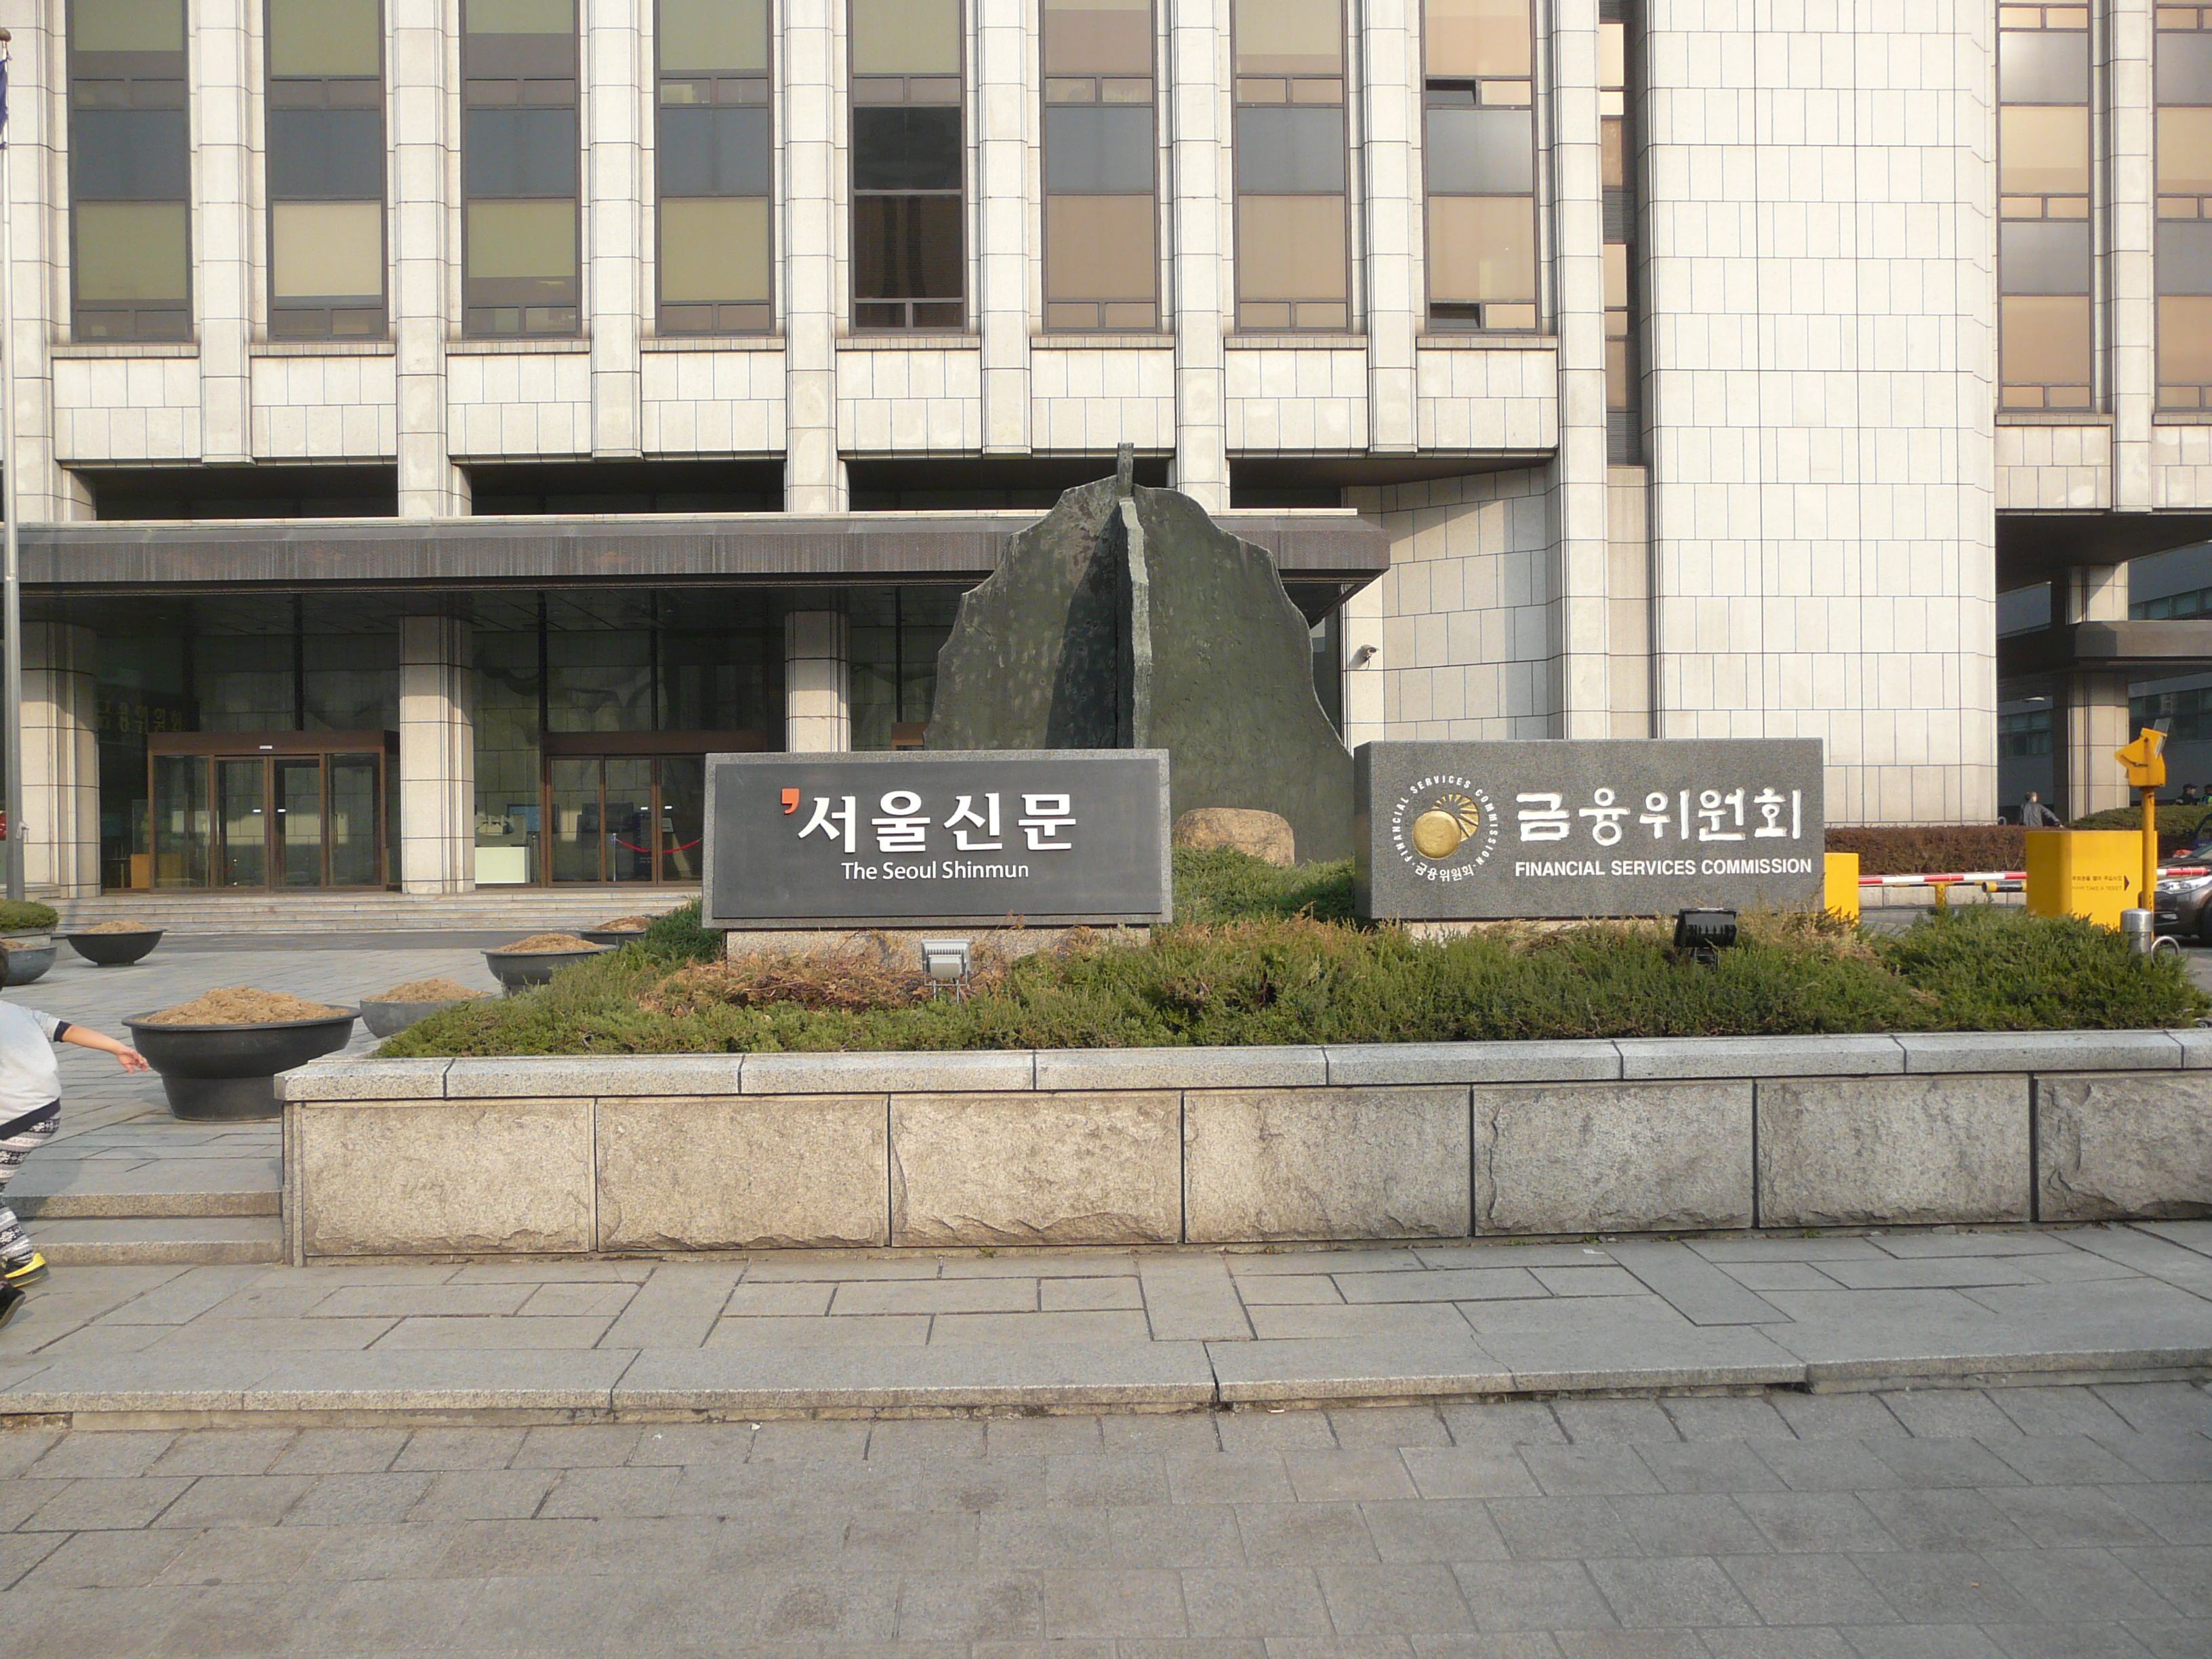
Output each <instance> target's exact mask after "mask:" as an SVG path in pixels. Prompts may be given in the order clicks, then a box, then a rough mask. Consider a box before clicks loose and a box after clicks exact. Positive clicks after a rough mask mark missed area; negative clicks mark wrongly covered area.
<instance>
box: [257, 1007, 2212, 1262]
mask: <svg viewBox="0 0 2212 1659" xmlns="http://www.w3.org/2000/svg"><path fill="white" fill-rule="evenodd" d="M283 1086H284V1094H285V1098H286V1101H287V1105H286V1108H285V1110H286V1115H287V1126H286V1134H285V1143H284V1144H285V1167H286V1178H287V1182H288V1184H289V1191H290V1192H291V1193H292V1194H293V1200H292V1201H289V1202H288V1204H287V1206H286V1214H287V1218H288V1221H287V1225H288V1226H289V1228H290V1230H291V1238H292V1249H293V1252H294V1257H295V1260H299V1261H307V1260H313V1259H318V1258H325V1257H341V1256H351V1255H377V1256H402V1257H404V1256H441V1255H503V1254H524V1255H537V1254H547V1253H550V1254H570V1255H583V1254H592V1253H595V1252H630V1251H641V1250H643V1251H690V1250H720V1249H765V1248H780V1247H816V1248H854V1247H862V1246H866V1247H884V1246H891V1247H902V1246H911V1247H915V1248H924V1249H935V1248H942V1247H945V1246H962V1245H991V1246H1002V1245H1021V1244H1048V1245H1055V1246H1060V1245H1114V1246H1121V1247H1127V1246H1130V1245H1134V1244H1173V1243H1194V1244H1195V1243H1207V1244H1267V1243H1289V1242H1293V1241H1352V1240H1374V1239H1407V1238H1413V1239H1444V1238H1463V1237H1500V1236H1515V1237H1518V1236H1547V1235H1550V1236H1556V1235H1565V1236H1569V1237H1574V1236H1579V1235H1582V1234H1586V1233H1594V1232H1645V1231H1659V1232H1664V1231H1698V1232H1706V1231H1724V1230H1729V1229H1736V1228H1753V1227H1812V1226H1840V1225H1888V1224H1899V1225H1905V1224H1911V1225H1928V1224H1936V1223H1947V1222H1949V1223H1970V1222H2007V1221H2010V1222H2026V1221H2048V1222H2058V1221H2086V1220H2100V1219H2112V1218H2122V1217H2136V1218H2178V1217H2188V1216H2204V1215H2212V1030H2205V1029H2199V1028H2191V1029H2185V1030H2171V1031H2126V1032H2110V1031H2047V1032H2033V1033H1996V1034H1977V1033H1930V1034H1923V1035H1908V1036H1896V1037H1890V1036H1876V1037H1863V1036H1813V1037H1776V1038H1752V1039H1745V1038H1687V1039H1672V1040H1657V1041H1640V1042H1528V1043H1435V1044H1429V1043H1423V1044H1384V1045H1341V1046H1337V1045H1331V1046H1318V1047H1275V1048H1175V1049H1153V1050H1127V1049H1104V1050H1070V1049H1057V1050H1051V1049H1048V1050H1036V1051H1030V1050H1018V1051H1017V1050H1002V1051H994V1052H989V1053H968V1054H747V1055H736V1054H727V1055H720V1054H717V1055H708V1054H697V1055H673V1054H671V1055H641V1056H618V1057H610V1058H604V1059H594V1058H541V1059H530V1058H520V1059H507V1060H491V1059H486V1060H343V1061H331V1060H326V1061H323V1062H320V1063H319V1064H316V1065H313V1066H307V1067H305V1068H303V1069H301V1071H298V1072H295V1073H293V1074H292V1075H291V1076H290V1077H289V1078H287V1079H285V1080H284V1085H283ZM395 1167H404V1168H406V1169H407V1170H409V1172H410V1174H409V1179H408V1182H407V1184H406V1188H405V1191H404V1194H403V1193H401V1192H399V1191H398V1190H396V1189H395V1188H394V1185H393V1182H392V1178H391V1172H392V1170H393V1169H394V1168H395Z"/></svg>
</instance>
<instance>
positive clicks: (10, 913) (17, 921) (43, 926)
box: [0, 899, 61, 933]
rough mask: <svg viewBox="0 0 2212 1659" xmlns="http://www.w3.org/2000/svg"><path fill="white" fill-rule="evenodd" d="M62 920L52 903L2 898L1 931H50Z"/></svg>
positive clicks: (0, 904) (0, 912) (0, 902)
mask: <svg viewBox="0 0 2212 1659" xmlns="http://www.w3.org/2000/svg"><path fill="white" fill-rule="evenodd" d="M60 920H61V918H60V917H59V916H58V915H55V914H54V911H53V908H52V906H50V905H45V904H32V903H29V902H22V901H15V900H8V899H0V933H49V932H51V931H52V929H53V927H54V926H55V924H57V923H58V921H60Z"/></svg>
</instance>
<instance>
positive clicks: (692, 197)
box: [657, 0, 771, 334]
mask: <svg viewBox="0 0 2212 1659" xmlns="http://www.w3.org/2000/svg"><path fill="white" fill-rule="evenodd" d="M659 46H660V121H659V148H658V151H657V158H658V162H659V173H660V258H659V267H660V331H661V332H662V333H663V334H758V333H763V332H765V331H767V329H768V328H769V323H770V314H769V298H770V289H769V161H770V156H771V150H770V146H769V101H768V82H769V73H768V70H769V63H768V48H769V38H768V0H660V30H659Z"/></svg>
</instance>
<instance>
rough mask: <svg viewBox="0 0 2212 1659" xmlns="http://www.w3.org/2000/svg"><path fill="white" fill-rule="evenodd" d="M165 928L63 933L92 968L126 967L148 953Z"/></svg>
mask: <svg viewBox="0 0 2212 1659" xmlns="http://www.w3.org/2000/svg"><path fill="white" fill-rule="evenodd" d="M165 932H167V929H166V928H161V927H149V928H146V929H144V930H143V931H142V932H139V933H64V934H63V935H62V937H63V938H64V939H67V940H68V941H69V945H70V950H72V951H76V953H77V955H79V956H81V957H83V958H84V959H85V960H86V961H87V962H88V963H92V965H93V966H94V967H95V968H127V967H129V966H130V965H131V963H134V962H137V961H139V960H140V959H141V958H143V957H148V956H150V955H151V954H152V953H153V950H154V947H155V945H159V944H160V943H161V935H162V934H163V933H165Z"/></svg>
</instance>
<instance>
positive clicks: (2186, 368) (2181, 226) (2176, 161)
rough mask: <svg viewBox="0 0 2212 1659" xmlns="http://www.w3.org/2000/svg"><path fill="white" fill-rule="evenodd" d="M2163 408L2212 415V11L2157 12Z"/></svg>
mask: <svg viewBox="0 0 2212 1659" xmlns="http://www.w3.org/2000/svg"><path fill="white" fill-rule="evenodd" d="M2155 50H2156V52H2157V58H2156V62H2155V64H2154V72H2155V75H2156V85H2157V95H2158V244H2157V252H2156V255H2155V264H2156V267H2157V272H2158V401H2159V406H2160V408H2161V409H2207V408H2212V12H2204V11H2199V10H2197V9H2195V8H2194V7H2186V6H2184V7H2176V6H2160V8H2159V9H2158V41H2157V46H2156V48H2155Z"/></svg>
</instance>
